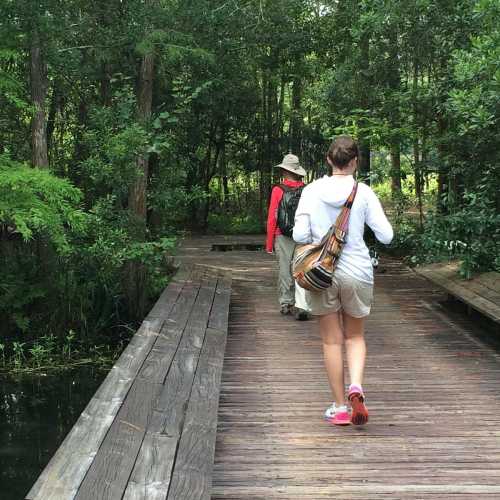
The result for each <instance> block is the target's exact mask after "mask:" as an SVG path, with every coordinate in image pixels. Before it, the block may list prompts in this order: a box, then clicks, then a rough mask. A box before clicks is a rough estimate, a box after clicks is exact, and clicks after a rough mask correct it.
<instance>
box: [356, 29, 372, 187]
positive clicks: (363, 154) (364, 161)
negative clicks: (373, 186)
mask: <svg viewBox="0 0 500 500" xmlns="http://www.w3.org/2000/svg"><path fill="white" fill-rule="evenodd" d="M360 46H361V47H360V49H361V61H360V68H361V72H360V73H361V78H362V81H361V82H360V88H361V107H362V109H363V110H368V109H369V107H370V102H369V101H370V96H369V92H370V88H371V85H370V76H369V75H370V73H369V70H370V38H369V34H368V32H366V31H365V32H364V33H363V35H362V37H361V40H360ZM365 122H366V120H365V119H364V118H363V119H362V120H360V124H359V125H360V137H359V152H360V158H359V173H360V174H361V176H362V177H363V179H364V180H365V182H366V183H367V184H370V170H371V160H370V139H369V138H368V137H366V135H367V134H366V132H365V130H364V129H365V128H366V123H365Z"/></svg>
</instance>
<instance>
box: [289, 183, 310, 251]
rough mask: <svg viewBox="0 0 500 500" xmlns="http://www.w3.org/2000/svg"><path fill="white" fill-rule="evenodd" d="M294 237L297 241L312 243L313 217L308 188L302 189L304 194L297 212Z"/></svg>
mask: <svg viewBox="0 0 500 500" xmlns="http://www.w3.org/2000/svg"><path fill="white" fill-rule="evenodd" d="M293 239H294V241H295V242H296V243H311V242H312V234H311V218H310V213H309V208H308V201H307V192H306V188H304V191H302V196H301V197H300V200H299V205H298V206H297V211H296V212H295V225H294V226H293Z"/></svg>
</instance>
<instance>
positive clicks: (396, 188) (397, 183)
mask: <svg viewBox="0 0 500 500" xmlns="http://www.w3.org/2000/svg"><path fill="white" fill-rule="evenodd" d="M391 188H392V195H393V196H395V195H399V194H400V193H401V150H400V146H399V142H398V141H394V142H393V143H392V145H391Z"/></svg>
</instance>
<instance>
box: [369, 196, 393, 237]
mask: <svg viewBox="0 0 500 500" xmlns="http://www.w3.org/2000/svg"><path fill="white" fill-rule="evenodd" d="M366 211H367V213H366V223H367V224H368V226H369V227H370V229H371V230H372V231H373V233H374V234H375V237H376V238H377V240H378V241H380V243H383V244H384V245H388V244H389V243H390V242H391V241H392V238H393V237H394V231H393V230H392V226H391V223H390V222H389V221H388V220H387V217H386V215H385V213H384V209H383V208H382V205H381V203H380V200H379V199H378V198H377V195H376V194H375V193H374V192H373V191H372V190H371V188H368V206H367V208H366Z"/></svg>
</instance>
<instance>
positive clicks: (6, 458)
mask: <svg viewBox="0 0 500 500" xmlns="http://www.w3.org/2000/svg"><path fill="white" fill-rule="evenodd" d="M105 375H106V374H105V373H104V372H103V371H97V370H92V369H91V368H83V369H82V368H80V369H78V370H75V371H67V372H63V373H59V374H57V375H50V376H45V377H33V378H23V379H22V380H19V381H14V380H12V379H2V378H0V498H1V499H2V500H21V499H23V498H24V497H25V495H26V494H27V493H28V491H29V490H30V488H31V486H32V485H33V483H34V482H35V481H36V479H37V477H38V476H39V475H40V473H41V472H42V470H43V468H44V467H45V465H46V464H47V463H48V462H49V460H50V458H51V457H52V455H53V454H54V452H55V451H56V449H57V448H58V446H59V445H60V444H61V442H62V441H63V439H64V437H65V436H66V434H67V433H68V432H69V430H70V429H71V427H72V426H73V424H74V423H75V422H76V420H77V419H78V416H79V415H80V413H81V412H82V411H83V409H84V408H85V406H86V405H87V403H88V402H89V401H90V399H91V398H92V396H93V394H94V393H95V391H96V390H97V387H98V386H99V384H100V383H101V381H102V380H103V378H104V377H105Z"/></svg>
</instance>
